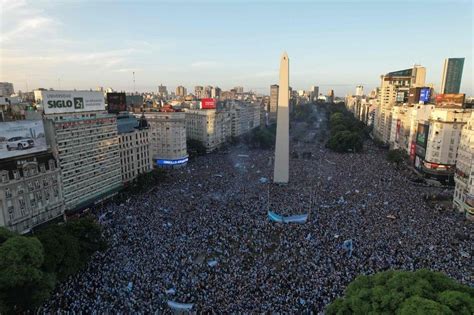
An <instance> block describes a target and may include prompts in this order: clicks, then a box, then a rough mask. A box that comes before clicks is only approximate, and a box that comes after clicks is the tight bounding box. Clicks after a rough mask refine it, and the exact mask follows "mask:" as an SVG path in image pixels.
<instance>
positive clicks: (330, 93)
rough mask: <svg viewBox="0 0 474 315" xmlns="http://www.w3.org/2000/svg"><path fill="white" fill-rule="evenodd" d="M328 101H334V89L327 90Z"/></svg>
mask: <svg viewBox="0 0 474 315" xmlns="http://www.w3.org/2000/svg"><path fill="white" fill-rule="evenodd" d="M327 102H328V103H334V90H333V89H330V90H329V91H328V98H327Z"/></svg>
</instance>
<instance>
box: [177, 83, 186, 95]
mask: <svg viewBox="0 0 474 315" xmlns="http://www.w3.org/2000/svg"><path fill="white" fill-rule="evenodd" d="M186 95H187V91H186V88H185V87H184V86H182V85H180V86H178V87H177V88H176V96H177V97H185V96H186Z"/></svg>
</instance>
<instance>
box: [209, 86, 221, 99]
mask: <svg viewBox="0 0 474 315" xmlns="http://www.w3.org/2000/svg"><path fill="white" fill-rule="evenodd" d="M221 92H222V90H221V89H220V88H219V87H217V86H216V87H213V88H212V91H211V97H212V98H219V97H221Z"/></svg>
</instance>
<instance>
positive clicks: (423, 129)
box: [416, 124, 430, 149]
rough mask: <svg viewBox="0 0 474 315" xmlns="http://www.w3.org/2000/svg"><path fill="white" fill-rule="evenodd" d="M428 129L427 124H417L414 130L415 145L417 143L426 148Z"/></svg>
mask: <svg viewBox="0 0 474 315" xmlns="http://www.w3.org/2000/svg"><path fill="white" fill-rule="evenodd" d="M429 130H430V125H428V124H418V129H417V131H416V145H419V146H421V147H423V148H424V149H426V145H427V143H428V132H429Z"/></svg>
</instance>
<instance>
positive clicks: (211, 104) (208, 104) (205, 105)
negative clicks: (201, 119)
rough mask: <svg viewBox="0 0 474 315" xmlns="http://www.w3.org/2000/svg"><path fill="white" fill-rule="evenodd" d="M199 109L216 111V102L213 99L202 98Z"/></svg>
mask: <svg viewBox="0 0 474 315" xmlns="http://www.w3.org/2000/svg"><path fill="white" fill-rule="evenodd" d="M201 109H216V100H215V99H214V98H202V99H201Z"/></svg>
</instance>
